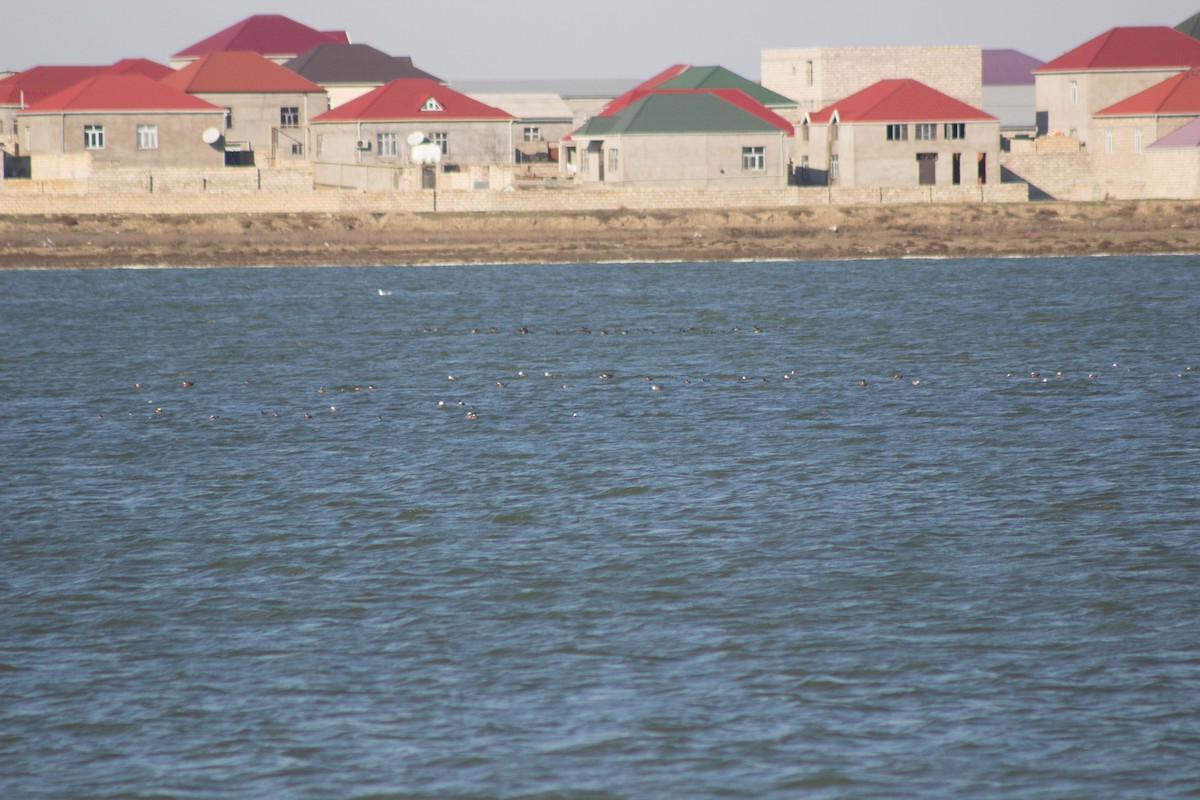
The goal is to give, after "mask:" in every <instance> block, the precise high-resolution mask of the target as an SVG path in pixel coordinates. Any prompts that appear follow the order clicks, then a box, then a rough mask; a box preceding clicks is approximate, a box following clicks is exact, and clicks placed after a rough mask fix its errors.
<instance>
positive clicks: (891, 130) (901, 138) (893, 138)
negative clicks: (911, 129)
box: [887, 125, 908, 142]
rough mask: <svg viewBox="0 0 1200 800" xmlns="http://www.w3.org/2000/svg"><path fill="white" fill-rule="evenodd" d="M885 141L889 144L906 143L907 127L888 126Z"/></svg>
mask: <svg viewBox="0 0 1200 800" xmlns="http://www.w3.org/2000/svg"><path fill="white" fill-rule="evenodd" d="M887 140H888V141H889V142H907V141H908V126H907V125H888V126H887Z"/></svg>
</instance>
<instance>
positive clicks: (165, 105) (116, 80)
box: [25, 73, 219, 113]
mask: <svg viewBox="0 0 1200 800" xmlns="http://www.w3.org/2000/svg"><path fill="white" fill-rule="evenodd" d="M216 110H219V109H218V108H217V106H214V105H213V104H212V103H208V102H205V101H204V100H201V99H200V98H198V97H193V96H192V95H190V94H187V93H186V92H181V91H179V90H178V89H172V88H171V87H169V86H164V85H163V84H161V83H159V82H158V81H155V80H151V79H150V78H147V77H146V76H145V75H120V74H114V73H102V74H100V75H96V76H93V77H91V78H87V79H85V80H83V81H81V82H79V83H76V84H74V85H72V86H70V87H68V88H66V89H64V90H63V91H61V92H58V93H57V94H54V95H51V96H50V97H47V98H46V99H44V100H42V101H40V102H38V103H34V104H33V105H31V106H29V108H27V109H25V111H26V112H27V113H36V112H60V111H216Z"/></svg>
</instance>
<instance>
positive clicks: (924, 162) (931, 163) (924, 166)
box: [917, 153, 937, 186]
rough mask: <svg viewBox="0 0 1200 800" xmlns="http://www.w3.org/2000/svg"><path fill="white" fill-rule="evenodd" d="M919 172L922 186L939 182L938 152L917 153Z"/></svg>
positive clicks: (919, 180)
mask: <svg viewBox="0 0 1200 800" xmlns="http://www.w3.org/2000/svg"><path fill="white" fill-rule="evenodd" d="M917 173H918V182H919V183H920V185H921V186H933V185H935V184H937V153H917Z"/></svg>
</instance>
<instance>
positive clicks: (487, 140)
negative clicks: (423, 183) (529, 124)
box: [312, 78, 515, 172]
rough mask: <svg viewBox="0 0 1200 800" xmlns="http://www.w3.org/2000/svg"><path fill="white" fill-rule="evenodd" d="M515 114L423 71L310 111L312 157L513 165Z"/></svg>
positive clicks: (452, 166) (453, 167)
mask: <svg viewBox="0 0 1200 800" xmlns="http://www.w3.org/2000/svg"><path fill="white" fill-rule="evenodd" d="M514 121H515V117H513V116H512V115H510V114H508V113H506V112H504V111H501V110H500V109H498V108H494V107H492V106H489V105H486V104H484V103H481V102H479V101H478V100H473V99H472V98H470V97H468V96H466V95H465V94H462V93H461V92H457V91H455V90H454V89H451V88H450V87H448V86H445V85H444V84H441V83H439V82H437V81H435V80H432V79H430V78H398V79H396V80H393V81H389V82H387V83H385V84H384V85H383V86H380V87H378V88H376V89H373V90H372V91H370V92H368V93H367V94H364V95H362V96H361V97H357V98H355V99H354V100H351V101H349V102H348V103H345V104H343V105H340V106H338V107H337V108H334V109H332V110H330V111H326V112H325V113H323V114H320V115H318V116H316V117H314V118H313V119H312V129H313V137H314V150H313V153H314V155H313V158H314V160H316V161H321V162H327V163H335V164H362V165H387V166H393V167H411V166H413V165H415V164H420V163H424V164H426V165H428V166H433V164H432V162H437V163H438V164H440V170H441V171H442V172H453V171H459V170H460V169H461V168H462V167H463V166H466V165H482V164H512V163H513V153H514V142H513V123H514ZM422 145H424V146H422ZM418 146H422V147H421V149H420V150H416V148H417V147H418ZM414 151H415V152H414Z"/></svg>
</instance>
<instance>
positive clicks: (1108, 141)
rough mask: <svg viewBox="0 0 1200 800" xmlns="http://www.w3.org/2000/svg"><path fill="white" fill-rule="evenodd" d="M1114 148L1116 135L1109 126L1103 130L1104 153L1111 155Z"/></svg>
mask: <svg viewBox="0 0 1200 800" xmlns="http://www.w3.org/2000/svg"><path fill="white" fill-rule="evenodd" d="M1115 149H1116V135H1115V134H1114V133H1113V129H1112V128H1109V129H1108V130H1106V131H1105V132H1104V153H1105V155H1110V156H1111V155H1112V154H1113V150H1115Z"/></svg>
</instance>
